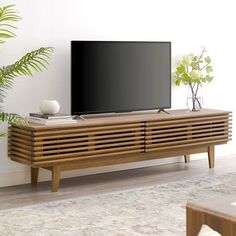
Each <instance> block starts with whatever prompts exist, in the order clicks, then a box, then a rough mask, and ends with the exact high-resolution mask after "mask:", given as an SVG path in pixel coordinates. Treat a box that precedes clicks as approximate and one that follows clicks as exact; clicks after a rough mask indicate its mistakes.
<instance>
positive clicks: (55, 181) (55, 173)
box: [51, 166, 61, 192]
mask: <svg viewBox="0 0 236 236" xmlns="http://www.w3.org/2000/svg"><path fill="white" fill-rule="evenodd" d="M60 176H61V168H60V166H53V167H52V185H51V189H52V192H57V190H58V187H59V183H60Z"/></svg>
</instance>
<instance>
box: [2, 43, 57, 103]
mask: <svg viewBox="0 0 236 236" xmlns="http://www.w3.org/2000/svg"><path fill="white" fill-rule="evenodd" d="M52 52H53V48H52V47H44V48H43V47H42V48H40V49H38V50H35V51H32V52H30V53H27V54H26V55H25V56H23V57H22V58H21V59H20V60H19V61H17V62H15V63H14V64H12V65H8V66H3V67H2V68H0V103H3V100H4V98H5V96H6V92H7V90H8V89H10V88H12V87H13V85H14V78H16V77H18V76H32V75H33V74H32V72H33V71H37V72H40V71H43V69H45V68H47V65H48V61H47V59H49V58H50V56H51V54H52Z"/></svg>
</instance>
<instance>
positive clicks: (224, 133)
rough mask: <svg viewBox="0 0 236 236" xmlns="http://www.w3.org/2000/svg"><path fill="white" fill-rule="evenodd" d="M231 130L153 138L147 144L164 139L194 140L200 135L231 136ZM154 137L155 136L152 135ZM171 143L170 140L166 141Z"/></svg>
mask: <svg viewBox="0 0 236 236" xmlns="http://www.w3.org/2000/svg"><path fill="white" fill-rule="evenodd" d="M230 133H231V132H227V131H223V132H214V133H211V134H209V133H204V134H195V135H194V136H193V135H191V134H190V135H185V136H179V137H178V136H174V137H173V136H172V137H169V138H158V139H153V138H152V139H151V140H147V141H146V144H150V143H161V142H164V141H172V140H179V139H184V140H192V141H193V142H194V140H196V138H198V137H221V136H222V135H227V137H231V135H230ZM152 137H153V136H152ZM166 143H169V142H166Z"/></svg>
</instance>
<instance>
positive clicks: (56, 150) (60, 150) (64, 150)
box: [34, 140, 144, 156]
mask: <svg viewBox="0 0 236 236" xmlns="http://www.w3.org/2000/svg"><path fill="white" fill-rule="evenodd" d="M142 143H144V140H140V141H139V140H138V141H131V142H122V143H120V142H119V143H108V144H103V145H89V144H90V143H87V145H86V146H84V147H75V148H55V147H51V149H52V150H44V149H43V150H42V151H35V152H34V156H38V155H47V154H52V153H67V152H74V151H84V150H91V149H94V150H99V151H100V149H102V148H103V149H104V150H108V149H109V150H111V149H112V147H117V146H118V147H119V148H120V149H122V148H123V147H127V146H128V147H132V145H136V144H142ZM81 153H82V152H81ZM83 153H84V155H86V153H87V151H86V152H83Z"/></svg>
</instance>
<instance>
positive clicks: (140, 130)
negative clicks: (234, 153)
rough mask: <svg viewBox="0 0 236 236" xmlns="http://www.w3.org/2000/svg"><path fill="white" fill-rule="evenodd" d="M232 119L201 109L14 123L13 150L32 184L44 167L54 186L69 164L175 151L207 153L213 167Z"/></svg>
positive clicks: (173, 154) (116, 160)
mask: <svg viewBox="0 0 236 236" xmlns="http://www.w3.org/2000/svg"><path fill="white" fill-rule="evenodd" d="M231 120H232V119H231V114H230V112H227V111H220V110H210V109H202V110H201V111H199V112H187V110H176V111H170V113H169V114H168V115H167V114H165V113H163V114H162V115H157V113H156V112H152V113H148V114H143V113H140V114H127V115H120V116H111V117H93V118H89V119H86V120H81V119H78V120H77V123H76V124H63V125H53V126H52V125H50V126H47V125H39V124H33V123H28V124H25V125H21V126H16V125H12V126H11V127H10V128H9V129H10V130H9V136H8V137H9V146H8V147H9V156H10V158H11V160H13V161H16V162H19V163H22V164H24V165H27V166H30V167H31V183H32V185H36V184H37V182H38V173H39V168H44V169H47V170H49V171H51V172H52V185H51V190H52V191H53V192H56V191H57V190H58V187H59V183H60V175H61V172H62V171H67V170H75V169H84V168H93V167H102V166H108V165H117V164H124V163H132V162H140V161H147V160H154V159H161V158H166V157H176V156H184V160H185V163H188V162H189V161H190V155H191V154H195V153H207V154H208V162H209V168H214V165H215V158H214V155H215V154H214V147H215V145H220V144H226V143H227V142H228V141H229V140H231Z"/></svg>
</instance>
